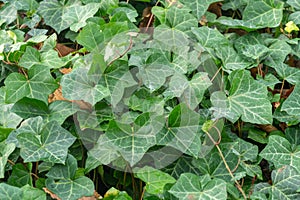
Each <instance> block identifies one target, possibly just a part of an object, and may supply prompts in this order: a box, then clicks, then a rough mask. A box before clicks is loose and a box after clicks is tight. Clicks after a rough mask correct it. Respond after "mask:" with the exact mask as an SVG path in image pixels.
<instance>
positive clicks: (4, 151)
mask: <svg viewBox="0 0 300 200" xmlns="http://www.w3.org/2000/svg"><path fill="white" fill-rule="evenodd" d="M15 148H16V145H15V144H12V143H8V144H6V143H5V141H3V142H1V143H0V149H1V151H0V178H1V179H2V178H4V173H5V165H6V163H7V160H8V157H9V155H10V154H11V153H12V152H13V151H14V150H15ZM0 196H1V193H0Z"/></svg>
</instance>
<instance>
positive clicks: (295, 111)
mask: <svg viewBox="0 0 300 200" xmlns="http://www.w3.org/2000/svg"><path fill="white" fill-rule="evenodd" d="M298 74H299V73H298ZM299 75H300V74H299ZM299 100H300V87H299V85H296V87H295V88H294V90H293V92H292V94H291V95H290V96H289V97H288V98H287V99H286V100H285V101H284V102H283V104H282V107H281V110H282V111H286V112H287V113H288V114H289V115H292V116H297V117H299V116H300V115H299V112H300V107H299V106H300V102H299Z"/></svg>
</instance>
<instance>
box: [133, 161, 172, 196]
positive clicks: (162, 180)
mask: <svg viewBox="0 0 300 200" xmlns="http://www.w3.org/2000/svg"><path fill="white" fill-rule="evenodd" d="M134 172H135V177H137V178H139V179H141V180H142V181H144V182H145V183H146V186H145V191H146V192H147V193H149V194H162V193H163V191H164V186H165V185H166V184H168V183H175V182H176V180H175V178H173V177H172V176H170V175H169V174H167V173H165V172H162V171H160V170H158V169H154V168H152V167H148V166H146V167H143V168H135V169H134Z"/></svg>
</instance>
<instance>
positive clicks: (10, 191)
mask: <svg viewBox="0 0 300 200" xmlns="http://www.w3.org/2000/svg"><path fill="white" fill-rule="evenodd" d="M22 197H23V192H22V190H21V188H18V187H14V186H11V185H8V184H6V183H0V199H3V200H16V199H22Z"/></svg>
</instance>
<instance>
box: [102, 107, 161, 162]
mask: <svg viewBox="0 0 300 200" xmlns="http://www.w3.org/2000/svg"><path fill="white" fill-rule="evenodd" d="M163 125H164V118H163V117H162V116H155V115H151V114H149V113H144V114H142V115H140V116H138V117H137V118H136V119H135V121H134V122H133V124H125V123H121V122H117V121H110V123H109V127H108V129H107V131H106V134H105V135H106V136H107V138H108V139H109V140H110V142H112V143H113V144H114V145H115V146H117V147H118V148H119V152H120V153H121V155H122V156H123V157H124V158H125V160H126V161H128V162H129V164H130V165H131V166H133V165H134V164H136V163H137V162H138V161H140V160H141V159H142V157H143V156H144V154H145V153H146V151H147V150H148V149H149V148H150V147H152V146H154V145H155V144H156V134H157V133H158V132H159V131H160V130H161V129H162V128H163Z"/></svg>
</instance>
